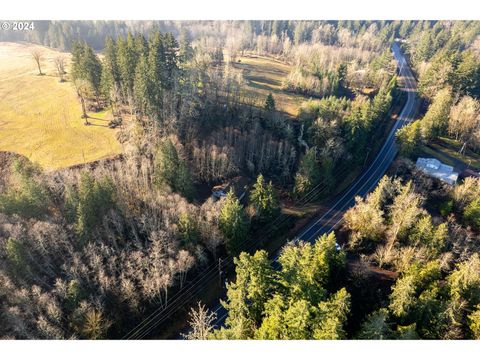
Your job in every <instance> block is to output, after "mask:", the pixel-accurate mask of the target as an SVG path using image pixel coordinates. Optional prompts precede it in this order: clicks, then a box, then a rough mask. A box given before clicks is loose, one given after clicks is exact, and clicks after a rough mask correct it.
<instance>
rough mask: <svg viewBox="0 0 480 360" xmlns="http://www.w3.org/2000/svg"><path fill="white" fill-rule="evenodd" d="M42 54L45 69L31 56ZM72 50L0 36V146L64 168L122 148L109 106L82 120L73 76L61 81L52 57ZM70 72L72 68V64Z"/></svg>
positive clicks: (41, 162) (52, 165)
mask: <svg viewBox="0 0 480 360" xmlns="http://www.w3.org/2000/svg"><path fill="white" fill-rule="evenodd" d="M33 48H38V49H41V51H42V54H43V57H44V59H43V61H42V72H44V73H45V74H46V75H44V76H38V75H37V74H38V70H37V66H36V64H35V62H34V60H33V59H32V57H31V54H30V51H31V50H32V49H33ZM58 55H63V56H65V57H66V58H67V63H69V62H70V60H69V54H66V53H61V52H59V51H56V50H52V49H49V48H46V47H42V46H37V45H31V44H17V43H6V42H0V151H11V152H15V153H19V154H22V155H25V156H26V157H28V158H29V159H30V160H32V161H35V162H38V163H39V164H40V165H42V166H43V167H44V168H49V169H52V168H63V167H68V166H72V165H76V164H81V163H85V162H91V161H95V160H98V159H102V158H107V157H111V156H114V155H116V154H119V153H120V152H121V146H120V144H119V142H118V141H117V140H116V133H115V130H112V129H110V128H108V126H107V124H108V121H109V120H111V114H110V113H109V112H101V113H89V115H90V116H91V117H92V119H90V120H89V121H90V122H91V123H92V126H85V125H83V120H82V119H81V118H80V116H81V107H80V103H79V101H78V99H77V97H76V94H75V90H74V88H73V85H72V83H71V82H69V81H67V82H64V83H60V82H59V81H58V77H57V76H56V75H55V71H54V65H53V59H54V58H55V57H56V56H58ZM67 72H68V68H67Z"/></svg>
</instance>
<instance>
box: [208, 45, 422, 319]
mask: <svg viewBox="0 0 480 360" xmlns="http://www.w3.org/2000/svg"><path fill="white" fill-rule="evenodd" d="M392 51H393V54H394V56H395V59H396V61H397V67H398V73H399V75H400V76H401V77H402V78H403V80H404V89H405V91H407V102H406V103H405V106H404V107H403V109H402V111H401V113H400V115H399V116H398V118H397V120H396V121H395V124H394V125H393V127H392V129H391V130H390V133H389V134H388V137H387V140H386V141H385V143H384V145H383V147H382V148H381V150H380V151H379V153H378V154H377V156H376V157H375V159H374V160H373V162H371V164H370V166H369V167H368V168H366V170H365V171H364V172H362V174H361V175H359V176H358V177H357V178H356V179H355V181H354V182H353V183H352V185H350V186H349V187H348V188H347V189H346V190H345V191H343V192H342V193H340V194H339V195H337V196H336V197H335V199H333V201H332V206H330V207H329V209H328V210H327V211H325V212H323V213H321V214H319V215H318V217H316V218H315V219H313V220H312V221H311V222H310V223H308V224H307V225H306V226H305V227H304V228H303V229H302V230H300V232H299V234H298V235H297V236H296V238H295V239H296V240H303V241H308V242H311V243H313V242H315V240H316V239H318V237H319V236H321V235H323V234H325V233H329V232H331V231H332V230H333V229H334V228H335V226H336V225H337V224H338V223H339V222H340V221H341V220H342V216H343V214H344V212H345V211H346V210H347V209H349V208H350V207H352V206H353V205H354V204H355V197H356V196H362V197H363V196H365V195H366V194H368V193H369V192H371V191H372V190H373V189H375V187H376V186H377V184H378V182H379V181H380V179H381V178H382V177H383V175H384V174H385V173H386V171H387V169H388V168H389V167H390V165H391V163H392V162H393V160H394V159H395V157H396V155H397V153H398V148H397V145H396V143H395V133H396V132H397V130H398V129H400V128H401V127H402V126H404V125H405V124H408V123H409V122H411V121H412V120H414V119H415V116H416V111H417V108H418V106H417V105H418V101H419V99H418V97H417V83H416V81H415V78H414V76H413V73H412V71H411V69H410V67H409V65H408V63H407V61H406V59H405V56H404V55H403V53H402V51H401V50H400V47H399V46H398V44H397V43H395V44H394V45H393V47H392ZM277 258H278V255H275V257H274V260H275V262H276V260H277ZM215 312H216V314H217V320H216V321H215V325H217V326H221V325H223V322H224V320H225V318H226V316H227V312H226V310H225V309H224V308H223V307H222V306H221V305H218V306H217V307H215Z"/></svg>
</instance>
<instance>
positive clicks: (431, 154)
mask: <svg viewBox="0 0 480 360" xmlns="http://www.w3.org/2000/svg"><path fill="white" fill-rule="evenodd" d="M421 154H422V156H424V157H426V156H428V157H433V158H436V159H438V160H440V161H441V162H442V163H444V164H447V165H450V166H455V164H454V163H453V161H451V160H450V159H449V158H447V157H445V156H443V155H442V154H441V153H439V152H437V151H435V150H434V149H432V148H430V147H428V146H425V145H423V146H422V147H421Z"/></svg>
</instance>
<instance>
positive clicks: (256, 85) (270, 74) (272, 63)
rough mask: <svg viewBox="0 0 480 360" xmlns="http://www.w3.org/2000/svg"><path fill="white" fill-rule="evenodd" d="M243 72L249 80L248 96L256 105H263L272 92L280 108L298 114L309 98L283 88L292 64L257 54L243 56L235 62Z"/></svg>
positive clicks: (235, 65) (290, 113) (237, 67)
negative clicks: (303, 103)
mask: <svg viewBox="0 0 480 360" xmlns="http://www.w3.org/2000/svg"><path fill="white" fill-rule="evenodd" d="M234 67H235V68H236V69H240V70H242V72H243V76H244V78H245V80H246V82H247V96H248V97H250V98H251V99H252V100H253V101H254V103H255V104H256V105H260V106H263V103H264V102H265V98H266V97H267V95H268V94H269V93H272V95H273V97H274V99H275V104H276V107H277V109H278V110H280V111H283V112H285V113H287V114H289V115H291V116H297V114H298V109H299V108H300V104H301V103H302V102H303V101H305V100H308V98H305V97H304V96H302V95H297V94H293V93H290V92H286V91H283V90H282V82H283V80H284V79H285V78H286V77H287V75H288V73H289V72H290V66H289V65H287V64H285V63H282V62H280V61H277V60H275V59H272V58H267V57H263V56H257V55H248V56H241V57H239V58H238V59H237V61H236V62H235V64H234Z"/></svg>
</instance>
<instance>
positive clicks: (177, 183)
mask: <svg viewBox="0 0 480 360" xmlns="http://www.w3.org/2000/svg"><path fill="white" fill-rule="evenodd" d="M155 182H156V183H157V185H162V184H167V185H168V186H170V187H171V188H172V190H173V191H175V192H178V193H180V194H182V195H183V196H185V197H186V198H187V199H189V200H191V198H192V196H193V195H194V188H193V180H192V175H191V173H190V171H189V170H188V167H187V163H186V161H185V160H184V159H182V158H181V157H180V156H179V154H178V151H177V149H176V147H175V145H174V144H173V142H172V140H171V139H166V140H164V141H163V142H162V143H161V144H160V147H159V149H158V152H157V155H156V158H155Z"/></svg>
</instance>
